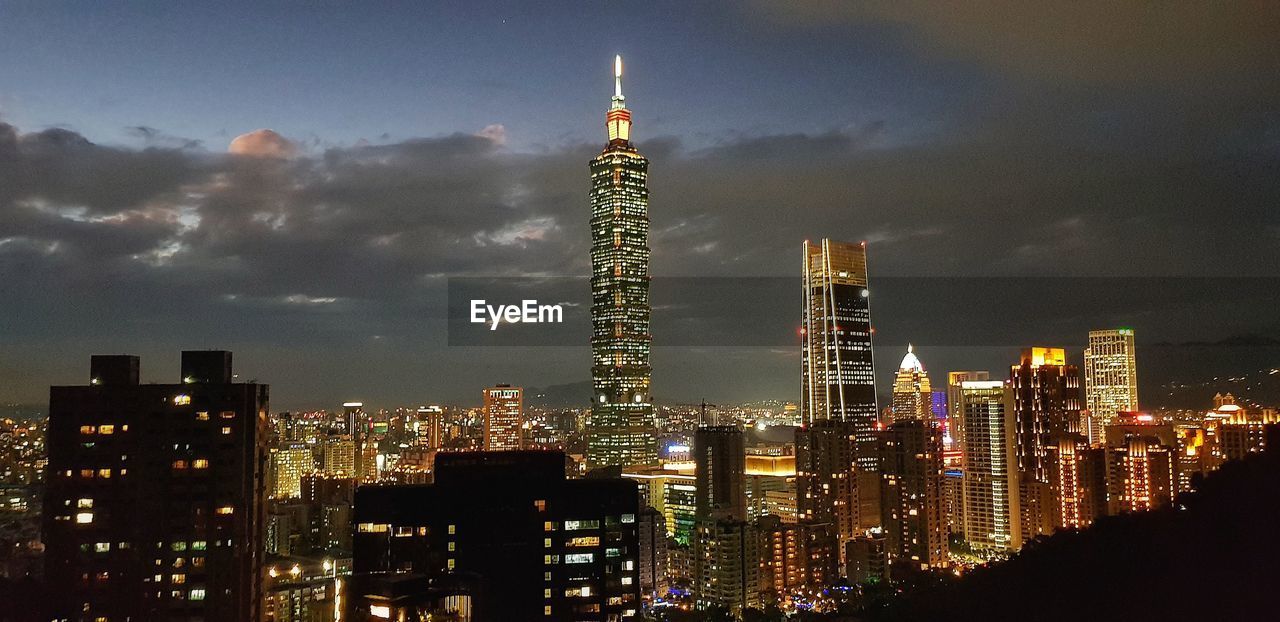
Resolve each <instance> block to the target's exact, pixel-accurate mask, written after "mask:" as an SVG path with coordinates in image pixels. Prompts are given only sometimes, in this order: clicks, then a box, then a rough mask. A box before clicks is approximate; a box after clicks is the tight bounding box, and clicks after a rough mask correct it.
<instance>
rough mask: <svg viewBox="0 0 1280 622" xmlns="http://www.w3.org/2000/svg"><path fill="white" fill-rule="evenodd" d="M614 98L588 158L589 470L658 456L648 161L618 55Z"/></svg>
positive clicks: (648, 460)
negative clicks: (601, 140)
mask: <svg viewBox="0 0 1280 622" xmlns="http://www.w3.org/2000/svg"><path fill="white" fill-rule="evenodd" d="M612 102H613V103H612V105H611V106H610V109H609V112H608V114H607V115H606V117H605V118H606V125H607V126H608V130H609V142H608V144H607V145H605V148H604V151H602V152H601V153H600V155H598V156H596V157H595V158H594V159H593V160H591V330H592V332H591V358H592V363H591V377H592V384H593V386H594V389H595V396H594V399H593V401H592V408H591V423H590V426H589V427H588V429H587V468H589V469H591V468H596V467H601V466H623V467H627V466H632V465H647V464H656V463H657V461H658V449H657V441H656V438H655V432H654V417H653V404H652V403H651V402H650V392H649V391H650V377H651V368H650V366H649V348H650V344H651V341H652V335H651V334H650V332H649V316H650V311H651V309H650V306H649V189H648V187H647V180H648V175H649V161H648V160H647V159H645V157H644V156H642V155H640V152H638V151H636V148H635V146H634V145H633V144H632V143H631V111H629V110H627V108H626V105H625V100H624V98H623V96H622V57H618V58H617V59H615V61H614V94H613V100H612Z"/></svg>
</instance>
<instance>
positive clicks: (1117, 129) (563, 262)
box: [0, 3, 1280, 405]
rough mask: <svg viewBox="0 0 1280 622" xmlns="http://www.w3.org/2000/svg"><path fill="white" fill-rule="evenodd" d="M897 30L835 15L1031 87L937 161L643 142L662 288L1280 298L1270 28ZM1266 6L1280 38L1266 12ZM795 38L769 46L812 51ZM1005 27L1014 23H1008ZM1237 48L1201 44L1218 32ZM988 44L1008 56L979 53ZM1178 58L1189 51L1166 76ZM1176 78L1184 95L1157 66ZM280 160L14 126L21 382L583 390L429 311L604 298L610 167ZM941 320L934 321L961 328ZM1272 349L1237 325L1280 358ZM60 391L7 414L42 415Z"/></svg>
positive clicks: (458, 392) (673, 360) (347, 153)
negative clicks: (601, 188) (1129, 286)
mask: <svg viewBox="0 0 1280 622" xmlns="http://www.w3.org/2000/svg"><path fill="white" fill-rule="evenodd" d="M841 6H844V5H843V3H842V4H841ZM894 6H898V7H899V8H897V9H887V8H879V9H868V10H869V11H871V12H866V11H867V10H861V9H859V10H853V11H852V12H846V11H845V10H844V9H837V8H834V7H828V8H826V9H823V10H825V11H827V13H828V14H830V15H831V16H832V17H842V18H843V19H847V20H850V21H857V20H879V21H891V22H895V23H898V24H900V25H901V26H902V27H903V28H904V29H909V30H910V32H912V33H914V34H913V35H912V36H913V37H916V39H913V41H915V43H914V44H915V45H918V46H920V49H922V50H928V51H929V52H930V53H939V54H951V55H964V56H968V57H970V58H972V59H973V61H974V62H976V63H980V64H984V65H986V66H990V67H993V68H995V69H996V70H998V71H1005V72H1008V73H1009V74H1011V75H1014V76H1015V77H1014V78H1011V79H1009V80H998V81H994V82H993V83H992V85H991V90H990V92H984V93H979V94H976V95H973V94H971V95H967V96H965V97H958V98H957V99H956V101H955V103H954V106H952V108H951V110H950V111H949V112H948V114H947V115H946V116H945V117H944V118H940V119H937V120H931V121H935V122H933V123H921V125H926V126H928V127H930V128H931V129H930V130H929V131H926V132H923V133H921V132H920V131H919V129H918V128H914V127H904V126H903V125H902V124H901V121H899V122H896V124H895V123H894V122H889V121H872V122H867V123H859V124H854V125H842V124H841V123H840V122H833V125H836V126H838V127H834V128H818V129H815V130H813V131H809V132H793V133H787V134H777V135H768V134H766V135H759V134H731V135H728V136H727V137H724V138H721V139H720V140H718V141H715V142H714V143H713V144H712V145H711V146H706V147H703V146H699V147H696V148H688V147H686V146H685V144H684V143H683V142H682V141H681V140H680V139H679V138H677V137H643V138H642V139H641V141H640V147H641V150H642V151H643V152H644V153H645V154H646V155H647V156H648V157H649V158H650V160H651V161H652V167H651V173H650V180H651V181H650V188H651V193H652V206H651V218H652V227H653V236H652V246H653V269H654V272H655V273H656V274H659V275H732V276H744V277H750V276H770V275H779V276H791V275H793V274H794V272H795V270H796V269H797V267H798V265H799V252H800V251H799V247H800V241H801V240H803V239H806V238H809V239H816V238H820V237H833V238H838V239H847V240H859V239H865V240H868V241H869V243H870V248H871V264H872V271H873V278H874V275H875V274H878V275H889V274H894V275H957V276H984V275H1027V276H1049V275H1094V276H1115V275H1129V276H1169V275H1210V276H1211V275H1242V274H1254V275H1267V276H1275V275H1276V268H1277V266H1280V261H1277V259H1278V257H1277V253H1276V251H1275V249H1276V248H1277V247H1278V246H1280V215H1278V213H1277V212H1276V210H1275V206H1276V205H1277V203H1278V202H1280V175H1277V174H1276V173H1277V172H1278V171H1277V169H1278V168H1280V167H1278V166H1277V165H1278V164H1280V139H1278V138H1277V136H1280V135H1278V134H1277V128H1278V127H1280V120H1278V119H1280V116H1278V114H1277V111H1278V110H1280V106H1278V105H1277V96H1276V93H1275V92H1274V91H1268V90H1267V88H1266V87H1268V86H1270V85H1271V84H1272V81H1273V80H1274V79H1275V76H1276V75H1277V72H1262V73H1258V74H1256V75H1257V79H1255V80H1253V81H1246V80H1241V79H1236V78H1235V77H1233V76H1235V72H1236V69H1235V67H1234V66H1230V67H1224V66H1223V61H1222V60H1221V59H1220V58H1219V57H1220V56H1221V55H1223V54H1225V55H1227V56H1226V57H1232V58H1240V59H1242V60H1241V63H1242V64H1243V66H1247V67H1254V68H1257V67H1262V66H1264V65H1265V63H1266V62H1268V61H1267V59H1268V58H1271V57H1269V56H1267V52H1268V49H1266V46H1262V45H1261V44H1260V43H1259V42H1258V41H1257V37H1256V35H1257V30H1258V29H1259V28H1261V26H1259V25H1257V24H1242V25H1240V26H1241V30H1240V32H1239V33H1238V34H1239V36H1238V37H1237V38H1232V39H1231V40H1229V41H1224V42H1222V43H1221V44H1219V46H1218V47H1214V46H1212V45H1209V43H1208V39H1207V38H1206V37H1207V36H1208V35H1207V34H1205V33H1196V32H1187V28H1186V25H1187V24H1186V23H1184V22H1188V20H1191V19H1192V18H1193V17H1194V16H1195V15H1196V13H1195V11H1193V10H1192V9H1189V8H1187V7H1186V6H1183V5H1181V4H1179V5H1177V6H1176V7H1174V8H1172V9H1170V11H1169V13H1168V14H1167V15H1163V17H1161V18H1160V22H1159V23H1160V24H1162V25H1163V26H1162V28H1167V32H1166V31H1165V30H1160V32H1148V31H1146V30H1144V29H1143V28H1140V27H1138V26H1141V25H1143V24H1149V23H1154V22H1150V21H1149V20H1147V18H1146V17H1144V14H1142V13H1141V12H1134V11H1135V10H1134V9H1132V8H1128V7H1117V8H1115V11H1116V13H1115V14H1114V17H1115V19H1117V23H1118V24H1121V25H1128V27H1131V29H1134V33H1133V36H1134V37H1135V38H1136V39H1137V41H1136V42H1131V41H1128V40H1127V39H1125V38H1124V37H1120V36H1119V33H1122V32H1123V30H1122V29H1120V28H1121V26H1115V27H1112V26H1106V27H1105V28H1103V30H1102V31H1101V32H1098V31H1096V29H1095V27H1094V26H1096V25H1097V24H1095V23H1094V22H1095V21H1096V20H1094V19H1093V18H1090V19H1089V20H1083V19H1076V18H1075V12H1074V9H1069V8H1064V9H1060V13H1061V15H1060V17H1062V19H1059V20H1056V22H1057V25H1056V26H1047V25H1045V24H1042V23H1040V22H1039V21H1037V20H1032V19H1031V18H1030V17H1026V16H1023V14H1022V12H1021V11H1020V10H1019V9H1018V8H1017V6H1014V5H1000V4H997V5H983V6H986V7H987V9H985V10H978V9H968V8H965V9H962V8H959V7H958V6H953V7H951V8H947V9H940V10H939V11H938V14H937V15H934V14H932V13H929V12H927V11H923V10H921V9H918V8H914V7H916V5H915V3H895V5H894ZM966 6H973V5H966ZM1108 6H1110V5H1108ZM1214 6H1218V5H1214ZM1242 6H1243V5H1242ZM1250 6H1253V5H1250ZM1257 6H1259V7H1260V8H1259V9H1258V13H1257V16H1258V17H1259V18H1260V19H1259V20H1258V21H1259V23H1263V24H1265V23H1266V22H1267V19H1270V17H1268V16H1269V15H1270V11H1271V9H1270V7H1269V6H1263V5H1257ZM810 8H812V7H810ZM806 10H807V9H806V8H805V7H803V6H802V7H800V8H798V9H795V11H798V12H789V13H787V14H785V15H782V16H781V17H782V18H785V19H787V20H790V23H794V24H801V25H809V24H811V23H810V22H808V21H807V18H806V17H805V13H804V11H806ZM1232 10H1233V11H1234V10H1235V9H1232ZM886 11H888V12H886ZM1005 11H1008V12H1010V13H1009V14H1010V15H1011V16H1012V17H1011V18H1010V20H1009V21H1008V22H1007V23H1006V22H1005V21H1001V20H996V19H995V18H994V17H992V16H994V15H997V14H1000V13H1002V12H1005ZM1153 11H1154V9H1153ZM797 16H798V17H799V19H797ZM946 16H950V17H951V20H950V21H948V20H947V19H946ZM1020 16H1021V17H1020ZM1052 16H1053V14H1052V13H1045V14H1042V16H1041V17H1042V18H1043V19H1044V20H1045V21H1047V22H1054V21H1055V20H1052V19H1050V18H1051V17H1052ZM1151 19H1154V18H1153V17H1152V18H1151ZM1233 19H1235V18H1234V17H1231V16H1230V15H1228V16H1227V17H1223V18H1222V20H1226V21H1222V20H1218V21H1214V19H1209V21H1208V22H1206V29H1207V30H1206V32H1208V33H1219V34H1221V32H1222V29H1223V28H1226V26H1225V25H1224V24H1227V25H1230V24H1234V23H1235V22H1233V21H1231V20H1233ZM1135 20H1136V21H1135ZM837 21H838V20H837ZM1192 21H1194V20H1192ZM1019 29H1022V30H1024V31H1025V32H1011V31H1013V30H1019ZM984 31H986V32H988V36H987V39H989V40H990V46H989V47H990V49H988V48H986V47H983V46H981V45H978V44H979V43H980V42H981V40H982V38H983V37H981V36H979V34H980V33H982V32H984ZM1054 32H1058V33H1059V34H1057V35H1054V34H1053V33H1054ZM1178 33H1185V34H1186V35H1187V36H1188V37H1190V38H1189V39H1187V41H1188V45H1187V46H1186V47H1187V48H1188V49H1186V50H1183V49H1181V48H1177V49H1173V48H1175V47H1176V46H1173V45H1172V43H1171V42H1172V41H1174V40H1175V38H1176V37H1177V36H1178ZM1099 37H1101V39H1099ZM1160 41H1166V43H1159V42H1160ZM1196 42H1200V43H1201V44H1203V45H1200V44H1196V45H1192V44H1195V43H1196ZM1272 43H1274V42H1272ZM1135 46H1136V48H1141V50H1142V51H1140V52H1135V54H1136V56H1134V57H1133V58H1128V57H1127V56H1126V54H1128V53H1129V52H1131V51H1133V50H1130V48H1131V47H1135ZM1148 48H1151V49H1153V50H1155V51H1154V52H1151V51H1150V50H1149V49H1148ZM1202 48H1204V49H1202ZM1269 50H1270V52H1271V53H1272V54H1273V55H1274V45H1273V46H1272V47H1271V48H1269ZM1018 53H1021V54H1022V55H1023V58H1006V57H1007V56H1017V55H1018ZM1190 54H1201V55H1203V58H1202V59H1200V60H1194V59H1191V58H1188V55H1190ZM1166 56H1168V58H1166ZM1226 57H1223V58H1226ZM1108 59H1109V60H1108ZM1177 64H1183V65H1185V66H1186V67H1187V68H1188V71H1187V72H1186V75H1183V74H1181V73H1178V72H1171V71H1168V70H1167V67H1166V66H1165V65H1177ZM1215 68H1217V69H1222V70H1224V71H1223V72H1216V71H1214V69H1215ZM1136 74H1142V75H1141V76H1138V75H1136ZM1055 80H1056V81H1058V82H1060V84H1053V85H1049V86H1046V84H1045V83H1048V82H1054V81H1055ZM1210 83H1212V84H1211V86H1212V88H1209V87H1207V86H1203V85H1206V84H1210ZM1028 85H1034V86H1028ZM1197 85H1200V86H1197ZM1214 101H1216V102H1217V106H1218V107H1217V108H1215V107H1214V106H1213V105H1212V102H1214ZM833 108H836V109H837V110H836V113H835V114H833V118H847V117H848V116H849V115H845V114H843V113H844V112H847V111H840V110H838V108H839V104H838V103H837V104H833ZM636 113H637V115H644V114H648V112H647V111H643V110H637V111H636ZM652 114H655V115H656V114H657V112H653V113H652ZM264 132H267V131H262V130H260V131H258V132H254V133H252V135H253V136H254V141H256V142H254V145H256V147H260V149H256V150H255V149H249V150H248V152H252V153H267V152H270V153H271V154H273V155H280V156H287V157H270V158H246V157H239V155H235V154H221V153H208V152H205V151H202V150H200V149H198V148H195V147H197V146H196V145H191V144H188V143H184V142H182V141H181V140H175V139H173V138H172V137H170V136H169V135H167V134H165V133H164V132H161V131H159V130H155V129H153V128H149V127H138V128H134V130H132V131H131V135H133V136H135V137H136V138H139V139H141V140H142V143H143V145H144V146H143V148H140V149H129V148H121V147H111V146H104V145H99V144H95V143H93V142H91V141H89V140H87V139H85V138H84V137H83V136H80V135H79V134H77V133H75V132H71V131H68V130H64V129H50V130H44V131H38V132H28V133H21V132H19V131H18V130H16V129H15V128H13V127H11V126H9V125H3V124H0V279H2V280H3V283H4V299H3V303H2V304H3V305H4V307H5V309H4V317H5V320H6V324H7V326H6V334H5V335H4V338H5V343H4V344H3V346H4V348H5V354H4V364H5V366H6V367H7V368H9V369H13V368H15V367H22V366H23V365H17V364H15V363H14V361H19V360H20V361H23V362H24V365H27V366H34V367H35V368H37V369H41V370H43V373H44V375H43V376H39V377H40V378H45V377H53V378H55V379H56V381H64V382H74V381H78V380H80V376H81V375H82V373H81V372H80V371H78V370H79V369H80V367H83V362H84V360H86V357H87V354H89V353H90V352H95V351H120V350H130V351H139V350H141V349H143V348H145V349H146V350H143V353H144V354H152V353H161V354H157V356H159V357H161V360H164V359H163V357H164V356H168V355H167V354H163V353H164V352H169V351H171V350H176V349H177V348H180V347H229V348H233V349H237V350H239V351H240V353H241V356H240V360H241V361H246V360H248V361H251V363H248V364H249V365H256V366H257V369H256V370H254V371H256V374H255V375H257V376H260V377H262V378H264V379H270V380H271V381H272V382H273V383H274V384H276V385H277V391H276V394H277V398H278V399H280V400H284V401H285V402H286V404H311V405H323V404H325V403H328V402H334V401H336V400H338V399H341V398H343V397H353V396H357V395H358V394H357V393H354V392H355V391H362V392H364V395H363V396H365V397H368V398H370V399H373V398H382V399H398V400H406V401H408V400H413V399H467V397H466V396H469V395H471V394H472V393H474V392H475V391H478V389H479V387H481V386H484V385H486V384H489V383H491V382H495V381H500V380H510V381H514V382H520V383H525V384H530V385H545V384H552V383H555V382H561V381H574V380H578V379H580V378H582V377H583V376H585V374H586V373H587V369H588V368H589V360H588V359H587V357H586V356H585V355H584V354H583V353H582V352H581V351H579V350H569V349H566V351H564V352H558V353H557V352H555V351H554V350H555V349H553V348H542V349H539V350H537V351H536V352H532V353H524V354H516V355H513V354H512V353H510V352H503V351H500V350H494V349H488V350H481V351H471V350H468V349H465V348H448V347H446V346H445V345H444V343H445V339H444V335H443V334H442V331H443V323H442V321H441V320H440V309H442V308H443V306H444V300H443V297H444V291H445V289H444V279H445V278H447V277H449V276H456V275H482V276H500V275H522V274H526V275H556V274H585V273H586V272H587V268H588V266H587V261H588V259H587V257H588V252H587V248H588V244H589V240H588V234H587V218H588V207H587V203H586V201H587V199H586V195H587V183H588V182H587V176H586V162H587V160H588V159H589V158H591V157H592V156H593V155H594V153H595V152H596V151H597V150H598V148H599V146H598V145H582V144H572V145H566V146H561V147H557V148H550V149H546V150H544V151H541V152H538V153H526V152H518V151H515V150H512V149H511V148H509V147H507V146H506V145H505V144H504V142H505V140H506V137H507V130H505V129H504V128H503V127H502V126H500V125H493V126H490V127H486V128H485V129H484V130H483V131H481V132H480V133H478V134H470V133H458V134H453V135H447V136H439V137H433V138H419V139H411V140H405V141H401V142H394V143H388V144H379V145H369V144H366V143H361V144H358V145H356V146H347V147H327V148H325V147H323V146H322V145H323V144H324V143H323V142H322V141H320V140H319V139H318V138H317V139H309V140H307V141H304V142H302V143H298V142H295V141H291V140H289V139H287V138H284V137H282V136H279V135H278V134H275V133H274V132H272V133H271V134H266V133H264ZM237 140H239V139H237ZM246 140H247V139H246ZM382 140H384V141H385V140H388V139H387V138H386V137H384V138H383V139H382ZM242 142H245V141H242ZM246 149H247V147H246ZM264 150H265V151H264ZM241 155H243V154H241ZM775 306H776V305H775ZM795 306H796V307H798V306H799V305H798V304H797V305H795ZM1048 306H1052V304H1051V302H1050V303H1049V304H1048ZM946 308H947V307H946V305H945V304H943V305H933V306H932V307H931V309H933V310H932V311H929V312H928V313H930V314H932V315H930V317H927V318H922V320H921V321H928V322H930V323H933V324H945V323H946V322H947V321H948V317H949V316H948V313H947V311H946ZM750 312H751V309H750V308H749V305H745V306H744V317H743V319H742V322H743V327H744V330H746V329H749V326H750V325H751V317H750ZM1108 319H1115V318H1114V317H1113V316H1108ZM1267 322H1272V323H1267ZM1273 322H1274V321H1273V320H1269V319H1267V318H1264V317H1262V316H1261V315H1259V316H1256V317H1241V318H1240V323H1241V324H1242V325H1249V326H1254V327H1261V328H1262V329H1263V330H1264V332H1265V330H1267V329H1270V328H1271V327H1273ZM655 325H657V322H656V321H655ZM1224 330H1228V329H1227V328H1225V327H1224ZM1232 330H1234V329H1232ZM1221 336H1227V335H1225V334H1224V335H1217V336H1206V338H1214V337H1221ZM1151 338H1153V339H1160V338H1165V339H1169V340H1179V339H1184V338H1186V337H1184V336H1181V335H1178V336H1167V337H1162V336H1156V335H1152V336H1151ZM657 342H658V344H659V345H661V343H662V342H661V335H658V338H657ZM137 344H146V345H143V346H139V345H137ZM794 354H795V353H794V352H791V353H788V352H787V351H785V349H783V350H770V351H769V352H768V353H765V354H761V353H760V352H756V353H755V354H752V353H751V351H732V352H730V351H727V350H726V351H721V352H718V353H717V352H716V349H714V348H700V349H695V350H682V351H680V352H679V354H678V356H677V355H674V354H671V353H669V352H664V351H663V350H661V349H659V351H657V352H656V353H655V369H656V370H657V371H656V373H657V377H656V386H658V387H659V390H658V393H659V395H662V394H664V393H668V394H670V395H672V396H674V397H688V396H691V395H697V394H698V393H699V392H702V391H703V390H704V387H708V386H710V387H723V389H718V390H720V391H723V392H724V393H723V394H721V395H712V394H707V395H706V397H708V398H714V399H732V398H735V397H743V398H745V397H763V396H765V395H775V396H782V397H787V396H790V395H791V394H792V393H793V392H794V387H793V386H792V385H793V384H794V382H793V380H794V376H795V369H794V366H795V365H796V357H795V356H794ZM998 355H999V356H1007V353H1004V352H1002V353H998ZM899 356H900V354H899ZM890 358H893V357H890ZM713 359H714V360H716V365H711V364H710V361H711V360H713ZM886 360H887V359H886ZM999 360H1003V359H999ZM156 367H159V366H158V365H157V366H156ZM881 367H882V368H883V367H886V365H881ZM997 367H998V365H997ZM158 375H159V374H158ZM10 377H17V376H10ZM32 377H35V376H32ZM160 377H164V376H163V375H160ZM48 383H49V382H48V381H36V382H35V383H34V386H14V388H12V389H11V390H10V391H9V392H10V393H11V394H12V395H14V396H19V397H24V398H28V399H29V398H30V397H31V396H33V395H39V394H40V393H41V392H43V390H44V388H43V386H42V385H47V384H48ZM752 391H754V392H756V393H751V392H752ZM739 392H746V393H751V394H749V395H748V394H740V393H739ZM761 393H763V395H762V394H761Z"/></svg>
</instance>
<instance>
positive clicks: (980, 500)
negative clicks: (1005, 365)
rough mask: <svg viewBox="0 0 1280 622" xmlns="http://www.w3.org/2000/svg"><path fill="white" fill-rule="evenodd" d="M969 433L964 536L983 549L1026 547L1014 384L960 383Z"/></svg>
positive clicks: (961, 406)
mask: <svg viewBox="0 0 1280 622" xmlns="http://www.w3.org/2000/svg"><path fill="white" fill-rule="evenodd" d="M959 409H960V410H959V415H960V421H962V422H963V425H964V428H965V435H964V447H963V450H964V456H965V458H964V462H965V469H964V538H965V540H966V541H967V542H968V543H969V546H970V547H971V548H973V549H974V550H977V551H988V552H992V553H1010V552H1013V551H1017V550H1018V549H1019V548H1021V547H1022V527H1021V525H1020V524H1019V522H1020V520H1021V512H1020V509H1019V507H1018V501H1019V500H1018V469H1017V458H1016V451H1017V449H1016V446H1017V437H1016V435H1015V431H1016V429H1017V422H1016V418H1015V417H1016V416H1015V414H1014V399H1013V390H1012V388H1011V387H1010V386H1009V385H1007V384H1005V383H1003V382H1000V381H998V380H995V381H993V380H966V381H963V382H961V383H960V394H959Z"/></svg>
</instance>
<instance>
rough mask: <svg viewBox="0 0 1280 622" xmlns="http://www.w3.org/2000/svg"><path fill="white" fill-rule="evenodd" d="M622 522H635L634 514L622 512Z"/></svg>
mask: <svg viewBox="0 0 1280 622" xmlns="http://www.w3.org/2000/svg"><path fill="white" fill-rule="evenodd" d="M622 522H624V523H634V522H636V515H635V514H623V515H622Z"/></svg>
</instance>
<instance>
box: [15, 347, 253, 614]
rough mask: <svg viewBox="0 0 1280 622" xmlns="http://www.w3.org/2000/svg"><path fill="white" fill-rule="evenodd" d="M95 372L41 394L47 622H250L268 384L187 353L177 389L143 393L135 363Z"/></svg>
mask: <svg viewBox="0 0 1280 622" xmlns="http://www.w3.org/2000/svg"><path fill="white" fill-rule="evenodd" d="M90 368H91V371H90V379H89V384H88V385H87V386H66V387H53V388H52V389H51V391H50V398H49V437H48V443H49V470H48V474H49V475H48V487H47V489H46V494H45V500H44V516H43V520H44V542H45V545H46V547H47V548H46V553H45V556H46V557H45V578H46V580H47V582H48V585H49V587H50V589H51V590H53V591H55V593H57V594H58V597H57V598H56V599H55V600H54V601H53V602H52V603H51V604H50V606H51V608H52V609H53V617H54V618H55V619H66V620H89V621H94V622H124V621H126V620H184V621H185V620H205V621H209V622H212V621H214V620H257V619H258V616H259V607H260V601H261V593H260V589H261V580H260V578H261V576H262V548H263V543H262V522H263V507H264V505H263V503H264V499H265V495H266V488H265V480H264V475H263V467H264V461H265V457H264V456H265V454H264V449H263V447H264V444H263V439H264V438H265V435H266V413H267V397H268V396H267V393H268V389H267V386H266V385H260V384H253V383H248V384H245V383H233V382H232V374H231V353H230V352H222V351H210V352H183V353H182V376H181V381H180V382H178V383H176V384H145V385H144V384H139V382H138V357H136V356H94V357H93V358H92V362H91V364H90ZM0 617H3V616H2V615H0Z"/></svg>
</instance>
